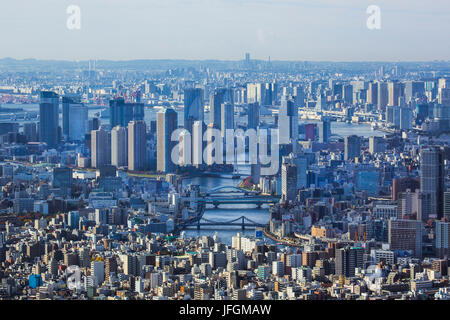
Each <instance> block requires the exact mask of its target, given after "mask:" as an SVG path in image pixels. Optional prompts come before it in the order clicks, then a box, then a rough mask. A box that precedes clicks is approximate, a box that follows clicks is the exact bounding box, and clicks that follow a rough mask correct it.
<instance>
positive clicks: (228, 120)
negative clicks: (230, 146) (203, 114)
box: [220, 103, 234, 137]
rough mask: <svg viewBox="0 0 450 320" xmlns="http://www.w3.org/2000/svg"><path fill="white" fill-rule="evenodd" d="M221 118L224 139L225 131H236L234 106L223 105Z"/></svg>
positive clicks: (229, 104)
mask: <svg viewBox="0 0 450 320" xmlns="http://www.w3.org/2000/svg"><path fill="white" fill-rule="evenodd" d="M221 118H222V123H221V125H220V129H221V131H222V137H224V136H225V132H226V131H225V130H227V129H234V105H232V104H231V103H222V109H221Z"/></svg>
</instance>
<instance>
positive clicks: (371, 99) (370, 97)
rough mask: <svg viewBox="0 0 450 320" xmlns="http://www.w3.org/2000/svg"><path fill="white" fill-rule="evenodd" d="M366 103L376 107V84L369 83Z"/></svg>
mask: <svg viewBox="0 0 450 320" xmlns="http://www.w3.org/2000/svg"><path fill="white" fill-rule="evenodd" d="M367 103H370V104H373V105H374V106H376V105H378V82H370V83H369V90H368V91H367Z"/></svg>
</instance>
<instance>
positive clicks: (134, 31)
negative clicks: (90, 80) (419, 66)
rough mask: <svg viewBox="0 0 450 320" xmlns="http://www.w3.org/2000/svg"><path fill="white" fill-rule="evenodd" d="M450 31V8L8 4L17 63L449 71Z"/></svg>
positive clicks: (241, 1) (9, 49) (405, 4)
mask: <svg viewBox="0 0 450 320" xmlns="http://www.w3.org/2000/svg"><path fill="white" fill-rule="evenodd" d="M374 8H375V11H373V9H374ZM374 12H378V13H377V14H375V13H374ZM449 29H450V11H449V10H448V0H433V1H432V2H424V1H420V0H396V1H392V0H377V1H375V2H372V0H341V1H336V0H145V1H144V0H127V1H124V0H95V1H92V0H77V1H71V0H59V1H55V0H38V1H29V0H15V1H12V2H7V1H4V2H2V3H0V37H1V38H2V41H3V44H4V45H3V46H2V52H1V55H3V56H4V57H15V58H17V59H27V58H28V57H34V58H35V59H40V60H44V59H48V60H61V61H86V60H89V59H91V60H100V59H104V60H107V61H123V60H125V61H127V60H146V59H155V60H162V58H161V57H166V58H164V59H167V60H177V59H178V60H179V59H182V60H196V61H199V60H200V61H201V60H215V61H229V60H231V61H235V60H240V59H242V58H243V55H244V53H245V52H250V53H251V55H252V56H253V57H254V58H256V59H257V60H263V61H264V60H267V59H268V57H269V56H270V57H272V58H273V59H274V61H330V62H332V61H333V62H358V61H361V62H366V61H380V62H394V61H411V62H416V61H434V60H437V61H448V60H450V42H449V41H448V40H445V39H447V38H448V37H447V36H445V35H446V34H447V31H448V30H449Z"/></svg>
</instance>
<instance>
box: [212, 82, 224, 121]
mask: <svg viewBox="0 0 450 320" xmlns="http://www.w3.org/2000/svg"><path fill="white" fill-rule="evenodd" d="M225 94H226V89H216V90H214V92H213V93H211V95H210V99H209V108H210V122H211V123H212V124H213V126H214V128H216V129H220V125H221V123H222V121H221V114H222V103H224V102H225Z"/></svg>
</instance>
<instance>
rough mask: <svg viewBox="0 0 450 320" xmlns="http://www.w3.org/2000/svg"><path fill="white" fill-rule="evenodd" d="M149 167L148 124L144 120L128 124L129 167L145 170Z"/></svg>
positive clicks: (135, 169)
mask: <svg viewBox="0 0 450 320" xmlns="http://www.w3.org/2000/svg"><path fill="white" fill-rule="evenodd" d="M146 168H147V126H146V124H145V122H144V121H143V120H139V121H131V122H130V123H129V124H128V169H129V170H131V171H144V170H146Z"/></svg>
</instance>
